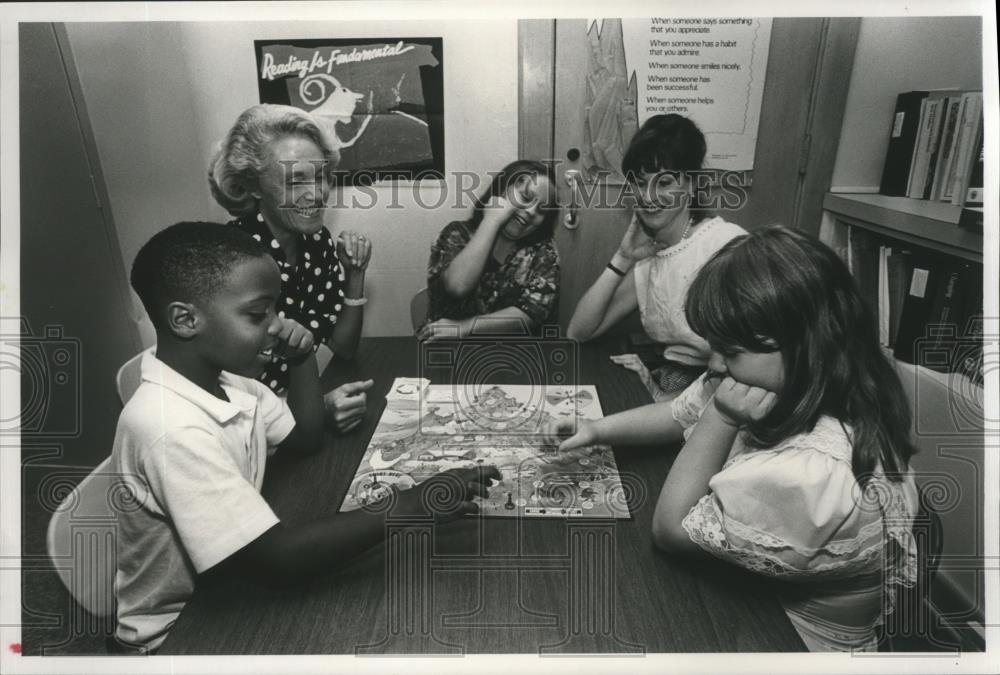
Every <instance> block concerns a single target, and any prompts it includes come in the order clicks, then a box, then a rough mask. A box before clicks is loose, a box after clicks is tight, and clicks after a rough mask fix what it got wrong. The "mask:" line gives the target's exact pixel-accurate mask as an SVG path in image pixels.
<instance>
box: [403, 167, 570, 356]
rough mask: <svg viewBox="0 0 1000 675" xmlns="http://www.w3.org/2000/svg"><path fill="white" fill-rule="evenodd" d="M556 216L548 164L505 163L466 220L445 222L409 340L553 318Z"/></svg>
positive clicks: (533, 324)
mask: <svg viewBox="0 0 1000 675" xmlns="http://www.w3.org/2000/svg"><path fill="white" fill-rule="evenodd" d="M558 217H559V205H558V203H557V202H556V188H555V176H554V173H553V171H552V168H551V167H550V166H548V165H546V164H543V163H541V162H534V161H528V160H520V161H516V162H513V163H511V164H508V165H507V166H505V167H504V168H503V170H501V171H500V172H499V173H497V174H496V175H495V176H494V177H493V180H492V181H491V182H490V186H489V188H488V189H487V190H486V191H485V192H484V193H483V194H482V195H481V196H480V197H479V198H478V199H476V201H475V204H474V207H473V210H472V215H471V216H470V218H469V219H468V220H464V221H457V222H453V223H450V224H449V225H448V226H447V227H445V228H444V229H443V230H442V231H441V234H440V235H439V236H438V238H437V241H435V242H434V245H433V246H432V247H431V256H430V262H429V263H428V267H427V290H428V295H429V307H428V313H427V322H426V323H425V324H424V326H423V327H422V328H421V329H420V330H419V331H417V336H418V337H419V338H421V339H432V338H434V337H435V336H438V337H440V336H447V337H459V338H461V337H466V336H468V335H470V334H472V333H477V332H515V333H522V332H530V331H534V330H536V329H537V328H538V327H540V326H541V325H543V324H545V323H548V322H552V321H555V320H556V318H557V311H558V301H559V253H558V252H557V251H556V247H555V244H554V243H553V242H552V235H553V232H554V230H555V224H556V221H557V219H558Z"/></svg>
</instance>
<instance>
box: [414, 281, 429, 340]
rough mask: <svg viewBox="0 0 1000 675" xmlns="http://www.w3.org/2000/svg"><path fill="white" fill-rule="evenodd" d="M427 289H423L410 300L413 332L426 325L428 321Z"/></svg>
mask: <svg viewBox="0 0 1000 675" xmlns="http://www.w3.org/2000/svg"><path fill="white" fill-rule="evenodd" d="M427 304H428V299H427V288H426V287H424V288H421V289H420V290H419V291H417V294H416V295H414V296H413V299H412V300H410V323H411V324H412V325H413V332H414V333H416V332H417V329H418V328H420V327H421V326H423V325H424V322H425V321H426V320H427Z"/></svg>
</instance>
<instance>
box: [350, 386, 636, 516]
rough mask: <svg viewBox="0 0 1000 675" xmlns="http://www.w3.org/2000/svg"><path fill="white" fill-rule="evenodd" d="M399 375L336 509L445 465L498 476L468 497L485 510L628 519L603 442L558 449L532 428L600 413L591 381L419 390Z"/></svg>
mask: <svg viewBox="0 0 1000 675" xmlns="http://www.w3.org/2000/svg"><path fill="white" fill-rule="evenodd" d="M401 380H402V378H400V379H398V380H397V382H396V383H394V385H393V390H392V391H390V395H389V396H388V397H387V404H386V408H385V411H384V412H383V413H382V418H381V419H380V420H379V424H378V427H377V428H376V429H375V434H374V435H373V436H372V439H371V442H370V443H369V445H368V449H367V450H366V451H365V455H364V457H363V458H362V460H361V463H360V465H359V466H358V470H357V472H356V473H355V477H354V480H353V481H352V483H351V486H350V489H349V490H348V492H347V496H346V497H345V499H344V502H343V504H341V507H340V510H341V511H353V510H355V509H357V508H360V507H361V506H363V505H365V504H369V503H372V502H375V501H378V500H379V499H381V498H382V497H384V496H385V494H386V491H387V488H388V486H390V485H392V486H395V487H396V488H398V489H400V490H405V489H408V488H411V487H413V486H414V485H417V484H420V483H422V482H423V481H425V480H427V479H428V478H430V477H431V476H433V475H435V474H437V473H440V472H442V471H445V470H448V469H452V468H465V467H474V466H480V465H493V466H496V467H497V468H498V469H499V470H500V473H501V475H502V479H501V481H500V483H499V484H496V485H493V486H491V487H490V494H489V497H488V498H486V499H479V500H477V501H479V506H480V511H481V512H482V513H483V514H485V515H487V516H508V517H511V516H514V517H550V518H551V517H555V518H559V517H563V518H573V517H587V518H629V517H630V514H629V511H628V506H627V504H626V500H625V495H624V493H623V490H622V485H621V481H620V479H619V474H618V467H617V465H616V464H615V459H614V454H613V453H612V451H611V448H610V447H609V446H606V445H595V446H590V447H588V448H582V449H579V450H574V451H571V452H568V453H559V452H558V449H557V447H556V446H555V445H547V444H546V443H545V442H544V440H543V437H542V436H541V434H540V433H539V430H540V429H542V428H543V425H545V424H546V423H547V422H548V421H550V420H553V419H563V418H572V417H573V416H576V417H581V418H586V419H598V418H600V417H602V416H603V413H602V411H601V404H600V401H599V400H598V398H597V391H596V389H595V388H594V387H593V386H590V385H587V386H577V387H573V388H559V387H535V386H530V385H485V386H484V385H479V386H477V387H472V386H469V387H465V386H461V385H459V386H452V385H427V386H426V387H419V386H414V385H413V384H411V383H410V382H403V383H401ZM418 388H419V389H420V391H417V389H418ZM394 394H395V395H394Z"/></svg>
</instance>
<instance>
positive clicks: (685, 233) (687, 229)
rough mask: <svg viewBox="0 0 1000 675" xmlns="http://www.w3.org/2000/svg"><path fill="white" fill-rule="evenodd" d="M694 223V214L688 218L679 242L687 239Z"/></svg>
mask: <svg viewBox="0 0 1000 675" xmlns="http://www.w3.org/2000/svg"><path fill="white" fill-rule="evenodd" d="M692 225H694V216H691V217H689V218H688V222H687V225H685V226H684V231H683V232H682V233H681V238H680V239H678V240H677V242H678V243H680V242H682V241H684V240H685V239H687V236H688V234H690V233H691V226H692Z"/></svg>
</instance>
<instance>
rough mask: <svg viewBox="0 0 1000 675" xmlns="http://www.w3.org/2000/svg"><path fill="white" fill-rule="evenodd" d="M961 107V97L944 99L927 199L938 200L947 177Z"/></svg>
mask: <svg viewBox="0 0 1000 675" xmlns="http://www.w3.org/2000/svg"><path fill="white" fill-rule="evenodd" d="M961 107H962V97H961V96H949V97H948V98H947V99H945V108H946V109H945V113H944V118H943V119H942V120H941V140H940V143H939V145H938V151H937V156H936V157H935V162H934V176H933V178H932V180H931V190H930V194H928V195H927V199H935V200H936V199H939V198H940V197H941V191H942V190H943V189H944V183H945V180H946V178H947V176H948V166H949V164H950V162H951V158H952V148H953V147H954V142H955V135H956V130H957V129H958V115H959V111H960V109H961Z"/></svg>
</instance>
